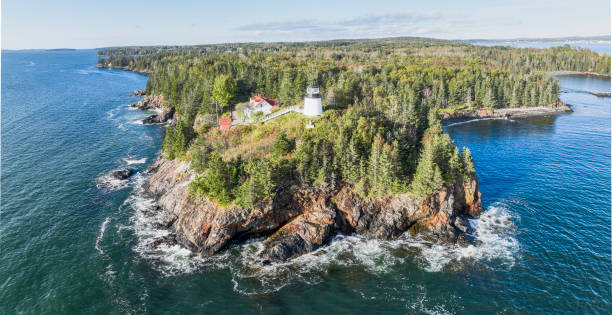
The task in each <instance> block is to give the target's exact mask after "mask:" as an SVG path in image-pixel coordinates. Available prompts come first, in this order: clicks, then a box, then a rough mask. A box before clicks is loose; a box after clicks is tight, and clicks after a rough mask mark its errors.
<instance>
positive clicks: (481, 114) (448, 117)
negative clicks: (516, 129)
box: [440, 101, 572, 124]
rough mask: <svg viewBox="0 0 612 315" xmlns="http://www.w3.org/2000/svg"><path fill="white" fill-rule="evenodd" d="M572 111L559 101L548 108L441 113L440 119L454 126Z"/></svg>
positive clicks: (480, 109)
mask: <svg viewBox="0 0 612 315" xmlns="http://www.w3.org/2000/svg"><path fill="white" fill-rule="evenodd" d="M571 112H572V109H571V107H569V106H568V105H566V104H564V103H562V102H561V101H557V102H555V103H553V104H550V105H548V106H535V107H518V108H500V109H491V108H479V109H474V110H468V111H466V110H460V111H455V112H452V113H441V114H440V119H441V120H442V122H443V123H444V124H453V123H458V122H464V121H470V120H475V119H487V118H512V117H529V116H542V115H556V114H562V113H571Z"/></svg>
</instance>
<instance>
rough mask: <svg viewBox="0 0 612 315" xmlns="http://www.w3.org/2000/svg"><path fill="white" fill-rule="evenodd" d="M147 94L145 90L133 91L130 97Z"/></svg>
mask: <svg viewBox="0 0 612 315" xmlns="http://www.w3.org/2000/svg"><path fill="white" fill-rule="evenodd" d="M145 94H147V90H134V92H133V93H132V94H130V95H131V96H145Z"/></svg>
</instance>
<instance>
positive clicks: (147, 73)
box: [95, 64, 153, 75]
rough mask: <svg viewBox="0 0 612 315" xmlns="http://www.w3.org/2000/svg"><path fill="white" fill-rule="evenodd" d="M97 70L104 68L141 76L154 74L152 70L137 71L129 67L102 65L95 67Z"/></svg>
mask: <svg viewBox="0 0 612 315" xmlns="http://www.w3.org/2000/svg"><path fill="white" fill-rule="evenodd" d="M95 67H96V68H104V69H115V70H124V71H130V72H136V73H139V74H146V75H150V74H153V71H151V70H135V69H130V68H128V67H104V66H101V65H99V64H98V65H95Z"/></svg>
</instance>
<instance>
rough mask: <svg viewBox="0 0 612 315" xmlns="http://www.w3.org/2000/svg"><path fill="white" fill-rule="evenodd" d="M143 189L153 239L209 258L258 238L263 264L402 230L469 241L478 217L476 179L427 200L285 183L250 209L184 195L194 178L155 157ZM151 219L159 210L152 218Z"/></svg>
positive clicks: (185, 168) (395, 234) (450, 240)
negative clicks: (152, 213)
mask: <svg viewBox="0 0 612 315" xmlns="http://www.w3.org/2000/svg"><path fill="white" fill-rule="evenodd" d="M148 172H149V173H150V174H151V177H150V178H149V179H148V180H147V181H146V182H145V183H144V184H143V188H144V191H145V193H146V194H147V195H149V196H150V197H151V198H154V199H155V201H156V203H157V204H158V208H157V210H156V211H159V212H163V213H164V219H163V220H162V222H159V223H156V227H158V228H163V229H168V230H169V231H170V232H171V234H170V235H169V236H164V237H162V238H159V239H157V240H154V241H153V242H152V243H150V244H149V247H151V248H155V247H156V246H159V245H160V244H169V245H173V244H175V243H178V244H181V245H182V246H184V247H187V248H189V249H191V250H192V251H193V252H195V253H199V254H202V255H213V254H215V253H218V252H219V251H222V250H224V249H225V248H227V247H228V246H229V245H231V244H234V243H239V242H243V241H245V240H248V239H251V238H259V237H265V238H266V239H265V241H264V242H263V244H264V246H265V248H264V250H263V252H262V254H261V257H260V258H261V261H262V262H263V263H271V262H281V261H286V260H288V259H291V258H293V257H297V256H299V255H302V254H305V253H308V252H311V251H314V250H316V249H317V248H320V247H322V246H325V245H326V244H327V243H328V242H329V241H330V239H331V238H332V237H333V236H335V235H338V234H345V235H346V234H352V233H356V234H360V235H363V236H366V237H369V238H377V239H395V238H397V237H399V236H400V235H402V234H403V233H405V232H409V233H411V234H413V235H417V234H418V235H421V236H423V237H424V238H425V239H426V240H429V241H432V242H444V243H459V244H463V245H468V244H474V243H475V242H476V241H475V239H474V237H473V236H472V235H471V234H470V233H472V232H473V229H472V227H471V226H470V225H469V223H468V219H469V218H476V217H478V216H479V215H480V213H481V212H482V205H481V200H480V191H479V189H478V180H477V178H476V176H473V177H471V178H465V179H464V178H461V179H459V180H458V181H457V182H456V183H455V185H449V186H446V187H443V188H442V189H441V190H440V191H439V192H438V193H435V194H433V195H431V196H428V197H427V198H414V197H412V196H410V195H408V194H398V195H387V196H380V197H372V198H362V197H360V196H358V195H357V194H355V193H354V192H353V191H352V189H351V187H349V186H343V187H339V188H337V189H334V190H332V189H323V188H314V187H310V186H297V185H292V186H289V187H282V188H279V189H278V190H277V191H276V195H275V197H274V198H273V199H272V200H270V201H268V202H267V203H264V204H262V205H259V206H256V207H253V208H242V207H239V206H235V205H232V206H229V207H226V208H224V207H221V206H219V205H217V204H216V203H213V202H210V201H207V200H197V199H195V198H194V197H193V196H192V195H191V194H189V183H190V182H191V181H192V180H193V178H194V177H195V176H194V175H193V174H192V173H191V171H190V168H189V164H187V163H185V162H179V161H169V160H164V159H162V160H159V161H157V162H156V163H154V165H152V166H151V168H150V169H149V171H148ZM158 214H159V213H158Z"/></svg>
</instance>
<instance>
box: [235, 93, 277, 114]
mask: <svg viewBox="0 0 612 315" xmlns="http://www.w3.org/2000/svg"><path fill="white" fill-rule="evenodd" d="M277 102H278V100H277V99H275V98H267V97H265V96H263V95H261V94H257V95H255V96H253V97H251V98H250V99H249V106H246V107H245V108H244V113H243V114H244V116H246V117H249V116H251V115H253V114H255V113H256V112H262V113H263V114H264V115H267V114H270V113H272V111H273V110H275V109H277V108H278V104H277Z"/></svg>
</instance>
